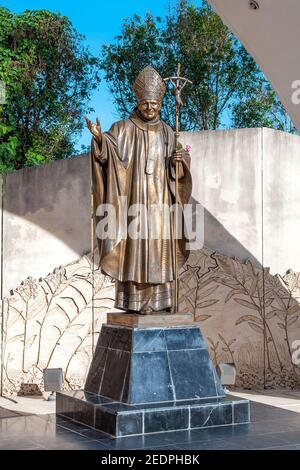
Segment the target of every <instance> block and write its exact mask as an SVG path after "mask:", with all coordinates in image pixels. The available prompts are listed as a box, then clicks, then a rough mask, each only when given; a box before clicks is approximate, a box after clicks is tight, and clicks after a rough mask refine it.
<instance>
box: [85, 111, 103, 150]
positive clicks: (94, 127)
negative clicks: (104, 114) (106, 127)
mask: <svg viewBox="0 0 300 470" xmlns="http://www.w3.org/2000/svg"><path fill="white" fill-rule="evenodd" d="M85 121H86V125H87V128H88V130H89V131H90V133H91V134H93V136H94V138H95V139H96V141H97V142H98V143H99V144H100V143H101V141H102V131H101V125H100V121H99V119H98V118H97V119H96V124H94V123H93V122H92V121H91V120H90V119H89V118H88V117H85Z"/></svg>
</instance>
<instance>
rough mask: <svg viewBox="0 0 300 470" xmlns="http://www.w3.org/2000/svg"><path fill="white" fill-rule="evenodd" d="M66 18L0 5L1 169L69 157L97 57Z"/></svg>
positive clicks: (93, 81)
mask: <svg viewBox="0 0 300 470" xmlns="http://www.w3.org/2000/svg"><path fill="white" fill-rule="evenodd" d="M83 39H84V38H83V36H81V35H80V34H79V33H78V32H77V31H76V30H75V29H74V28H73V26H72V24H71V22H70V21H69V19H68V18H66V17H64V16H61V15H60V14H57V13H51V12H49V11H46V10H35V11H29V10H26V11H25V12H24V13H22V14H14V13H11V12H10V11H9V10H8V9H5V8H0V80H1V81H2V82H3V83H5V87H6V104H2V105H1V104H0V171H2V172H3V171H10V170H13V169H19V168H23V167H27V166H33V165H36V164H41V163H45V162H49V161H51V160H56V159H61V158H67V157H70V156H71V155H72V154H73V152H74V151H75V140H76V137H77V135H78V134H79V133H80V131H81V130H82V128H83V125H84V119H83V115H84V113H85V112H88V111H90V109H89V108H88V107H87V102H88V100H89V98H90V94H91V91H92V90H93V89H94V88H95V87H97V85H98V83H99V72H98V70H99V67H98V65H99V64H98V60H97V59H96V58H94V57H93V56H92V55H91V54H90V52H89V51H88V50H87V49H86V47H85V46H84V44H83Z"/></svg>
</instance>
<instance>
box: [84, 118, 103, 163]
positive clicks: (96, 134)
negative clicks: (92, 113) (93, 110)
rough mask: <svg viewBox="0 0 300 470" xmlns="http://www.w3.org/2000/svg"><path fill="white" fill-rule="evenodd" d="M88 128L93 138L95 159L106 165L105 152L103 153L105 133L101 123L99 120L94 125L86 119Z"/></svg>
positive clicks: (92, 147) (92, 146) (92, 148)
mask: <svg viewBox="0 0 300 470" xmlns="http://www.w3.org/2000/svg"><path fill="white" fill-rule="evenodd" d="M85 120H86V125H87V128H88V129H89V131H90V133H91V134H92V136H93V139H92V145H91V150H92V154H93V155H94V157H95V158H96V159H97V160H99V161H100V162H101V163H105V161H106V158H105V152H104V151H103V150H104V149H103V143H104V142H103V141H104V137H103V133H102V131H101V125H100V121H99V119H98V118H97V119H96V124H94V123H93V122H92V121H91V120H90V119H89V118H87V117H86V118H85Z"/></svg>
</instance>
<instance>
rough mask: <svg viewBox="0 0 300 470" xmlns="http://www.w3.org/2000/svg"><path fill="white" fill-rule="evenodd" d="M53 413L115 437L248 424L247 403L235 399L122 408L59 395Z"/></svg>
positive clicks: (95, 398)
mask: <svg viewBox="0 0 300 470" xmlns="http://www.w3.org/2000/svg"><path fill="white" fill-rule="evenodd" d="M56 406H57V408H56V413H57V414H59V415H61V416H64V417H66V418H68V419H72V420H74V421H77V422H79V423H81V424H84V425H86V426H91V427H92V428H95V429H98V430H99V431H103V432H106V433H108V434H111V435H113V436H115V437H121V436H131V435H140V434H148V433H158V432H164V431H178V430H188V429H201V428H206V427H212V426H224V425H230V424H242V423H248V422H249V421H250V409H249V402H248V401H247V400H242V399H238V398H236V397H230V396H227V397H226V398H221V399H216V400H215V401H212V400H196V401H195V400H194V401H183V402H177V403H174V402H165V403H155V404H153V403H152V404H145V405H125V404H123V403H118V402H114V401H111V400H109V399H107V398H105V397H101V396H100V395H95V394H92V393H88V392H84V391H81V390H78V391H75V392H58V393H57V394H56Z"/></svg>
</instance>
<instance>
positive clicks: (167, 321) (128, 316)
mask: <svg viewBox="0 0 300 470" xmlns="http://www.w3.org/2000/svg"><path fill="white" fill-rule="evenodd" d="M107 324H108V325H119V326H127V327H129V328H147V327H149V328H154V327H177V326H193V325H195V326H197V324H196V323H195V321H194V316H193V315H192V314H191V313H168V312H163V313H154V314H150V315H140V314H134V313H126V312H124V313H120V312H113V313H108V314H107Z"/></svg>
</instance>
